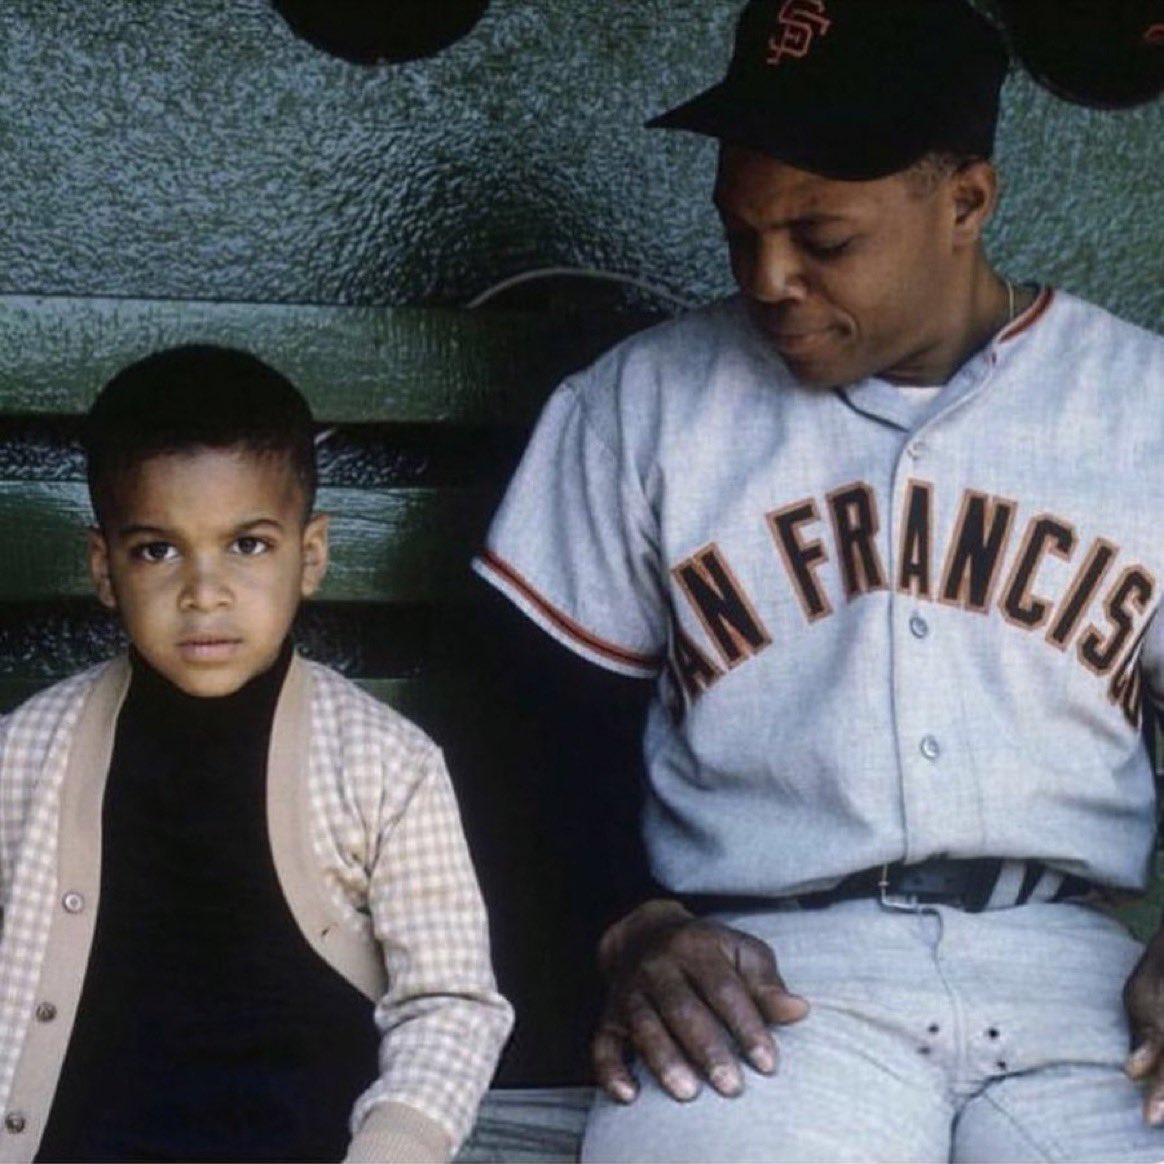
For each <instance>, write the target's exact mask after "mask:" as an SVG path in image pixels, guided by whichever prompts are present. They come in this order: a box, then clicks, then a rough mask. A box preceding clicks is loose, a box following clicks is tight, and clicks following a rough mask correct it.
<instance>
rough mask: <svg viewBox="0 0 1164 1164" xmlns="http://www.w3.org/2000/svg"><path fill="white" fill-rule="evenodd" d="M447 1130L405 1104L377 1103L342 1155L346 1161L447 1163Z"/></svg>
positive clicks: (364, 1163) (449, 1143) (363, 1163)
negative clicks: (345, 1153) (345, 1152)
mask: <svg viewBox="0 0 1164 1164" xmlns="http://www.w3.org/2000/svg"><path fill="white" fill-rule="evenodd" d="M452 1155H453V1145H452V1141H451V1140H450V1138H449V1133H448V1132H447V1131H446V1130H445V1129H444V1127H442V1126H441V1125H440V1124H438V1123H437V1122H436V1120H433V1119H430V1118H429V1117H428V1116H426V1115H424V1114H423V1113H422V1112H419V1111H417V1110H416V1108H414V1107H409V1106H408V1105H407V1104H403V1103H394V1102H386V1103H380V1104H377V1105H376V1106H375V1107H374V1108H372V1110H371V1111H370V1112H368V1115H367V1118H366V1119H365V1120H364V1122H363V1123H362V1124H361V1125H360V1127H359V1130H358V1131H357V1132H356V1134H355V1135H354V1136H353V1137H352V1142H351V1143H350V1144H349V1145H348V1154H347V1155H346V1156H345V1157H344V1160H345V1161H349V1162H350V1164H377V1162H378V1164H447V1161H448V1160H450V1159H451V1158H452Z"/></svg>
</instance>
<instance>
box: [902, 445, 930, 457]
mask: <svg viewBox="0 0 1164 1164" xmlns="http://www.w3.org/2000/svg"><path fill="white" fill-rule="evenodd" d="M905 451H906V452H907V453H909V455H910V456H911V457H912V458H913V459H914V460H915V461H920V460H921V456H922V453H924V452H925V451H926V446H925V442H924V441H910V442H909V444H908V445H906V446H905Z"/></svg>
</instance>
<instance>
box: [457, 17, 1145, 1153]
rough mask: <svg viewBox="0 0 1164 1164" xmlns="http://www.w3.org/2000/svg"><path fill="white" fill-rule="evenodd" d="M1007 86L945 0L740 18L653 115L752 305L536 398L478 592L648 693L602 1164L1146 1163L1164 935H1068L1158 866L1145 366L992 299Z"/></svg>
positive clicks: (1035, 308)
mask: <svg viewBox="0 0 1164 1164" xmlns="http://www.w3.org/2000/svg"><path fill="white" fill-rule="evenodd" d="M1005 71H1006V54H1005V50H1004V47H1003V45H1002V42H1001V39H1000V38H999V36H998V34H997V32H996V31H995V30H994V28H993V27H992V26H991V25H990V24H989V23H988V22H987V21H986V20H985V19H984V18H983V17H981V16H980V15H978V14H977V13H976V12H975V11H974V10H973V9H972V8H971V7H969V5H967V4H966V3H965V2H964V0H879V2H878V3H871V2H870V0H785V2H777V0H753V3H751V4H749V5H748V7H747V9H746V10H745V12H744V14H743V16H742V18H741V21H740V25H739V29H738V32H737V37H736V44H735V51H734V55H733V58H732V63H731V66H730V69H729V72H728V75H727V77H726V78H725V80H724V81H723V82H722V83H721V84H719V85H717V86H715V87H714V88H713V89H711V90H709V91H708V92H706V93H704V94H702V95H700V96H699V97H697V98H695V99H694V100H693V101H691V102H688V103H687V104H686V105H684V106H681V107H680V108H678V109H676V110H674V111H672V112H671V113H669V114H667V115H666V116H664V117H663V118H660V119H659V121H658V122H656V123H655V124H659V125H662V126H665V127H675V128H685V129H691V130H695V131H696V132H700V133H704V134H709V135H711V136H713V137H716V138H718V139H719V141H720V143H721V145H720V156H719V168H718V173H717V178H716V186H715V201H716V205H717V207H718V210H719V213H720V216H721V218H722V220H723V223H724V228H725V233H726V237H727V242H728V248H729V253H730V256H731V261H732V269H733V272H734V275H735V278H736V281H737V283H738V285H739V290H740V295H739V296H737V297H734V298H732V299H730V300H727V301H725V302H723V303H718V304H713V305H711V306H710V307H708V308H706V309H703V310H700V311H697V312H693V313H691V314H690V315H688V316H686V317H684V318H682V319H679V320H677V321H674V322H671V323H669V324H665V325H663V326H661V327H659V328H656V329H653V330H651V331H649V332H647V333H645V334H644V335H641V336H638V337H635V338H633V339H631V340H630V341H628V342H626V343H624V344H622V345H620V346H619V347H617V348H616V349H615V350H614V351H613V352H611V353H609V354H608V355H607V356H606V357H604V358H603V359H602V360H600V361H599V362H598V363H597V364H596V365H595V366H594V367H592V368H591V369H589V370H587V371H586V372H583V373H581V374H580V375H579V376H576V377H574V378H572V379H571V380H569V381H567V382H566V383H565V384H564V385H563V386H562V387H561V388H560V389H559V390H558V392H557V393H556V394H555V396H554V397H553V398H552V399H551V400H550V402H549V403H548V405H547V407H546V409H545V411H544V413H543V416H542V418H541V420H540V422H539V425H538V429H537V431H536V433H535V435H534V437H533V440H532V441H531V444H530V447H529V449H528V450H527V452H526V455H525V458H524V460H523V462H522V464H521V467H520V468H519V470H518V473H517V475H516V477H515V479H514V481H513V483H512V485H511V487H510V490H509V493H508V494H507V496H506V499H505V501H504V503H503V505H502V507H501V510H500V511H499V514H498V516H497V519H496V521H495V523H494V526H493V528H492V530H491V532H490V536H489V544H488V548H487V550H486V551H485V552H484V553H483V554H482V556H481V558H480V559H479V561H478V564H477V568H478V570H479V571H480V572H481V573H482V574H483V575H484V576H485V577H486V578H487V579H489V580H490V581H492V582H493V583H495V584H496V585H497V586H498V587H499V588H500V589H501V590H502V591H503V592H504V593H505V594H506V595H508V596H509V597H510V598H511V599H513V601H514V602H515V603H517V604H518V606H519V607H520V608H521V609H522V610H524V611H525V612H526V613H527V614H529V615H530V616H531V617H532V618H533V619H534V620H535V621H536V622H538V623H539V624H540V625H541V626H542V627H543V628H544V629H546V630H548V631H549V632H550V633H551V634H552V635H554V636H556V637H557V638H558V639H559V640H560V641H562V642H563V643H564V644H566V645H567V646H569V647H571V648H572V649H573V650H575V651H576V652H577V653H578V654H580V655H582V656H583V657H584V658H586V659H589V660H590V661H592V662H595V663H599V664H601V665H603V666H605V667H607V668H608V669H610V670H612V671H615V672H618V673H620V674H623V675H631V676H640V677H643V678H651V679H654V681H655V684H656V688H655V699H654V702H653V704H652V707H651V711H650V713H649V716H648V722H647V727H646V735H645V758H646V764H647V776H648V796H647V804H646V811H645V818H644V835H645V840H646V842H647V847H648V850H649V854H650V858H651V862H652V870H653V873H654V876H655V878H656V879H657V881H658V882H659V883H660V885H661V886H662V887H663V891H662V892H663V896H660V897H658V898H655V899H653V900H650V901H647V902H645V903H643V904H642V905H640V906H639V907H638V908H636V909H635V910H633V911H632V912H631V913H630V914H628V915H627V916H626V917H624V918H623V919H622V920H621V921H619V922H617V923H616V924H615V925H613V926H612V927H611V928H610V929H609V930H608V931H607V933H606V934H605V936H604V937H603V940H602V942H601V945H600V951H599V961H600V964H601V967H602V969H603V971H604V973H605V975H606V976H607V978H608V981H609V982H610V995H609V1001H608V1006H607V1010H606V1013H605V1015H604V1018H603V1020H602V1022H601V1024H600V1028H599V1031H598V1033H597V1036H596V1038H595V1041H594V1045H593V1054H594V1062H595V1067H596V1071H597V1074H598V1078H599V1081H600V1083H601V1084H602V1087H603V1089H604V1091H605V1093H606V1097H605V1098H603V1099H600V1101H599V1102H598V1104H597V1106H596V1108H595V1111H594V1113H593V1115H592V1118H591V1121H590V1125H589V1128H588V1131H587V1140H586V1144H585V1149H584V1154H585V1155H586V1156H587V1157H589V1158H591V1159H601V1160H616V1159H628V1160H629V1159H635V1160H641V1159H709V1158H713V1159H764V1160H804V1159H827V1160H849V1159H892V1160H913V1159H918V1160H934V1159H957V1160H1020V1159H1021V1160H1050V1159H1055V1160H1059V1159H1064V1160H1066V1159H1108V1160H1115V1159H1121V1160H1123V1159H1127V1160H1132V1159H1136V1160H1139V1159H1145V1160H1147V1159H1152V1160H1159V1159H1161V1158H1164V1131H1161V1130H1158V1129H1157V1127H1156V1126H1155V1125H1158V1124H1160V1123H1162V1122H1164V978H1162V973H1161V971H1162V964H1164V939H1157V940H1156V941H1154V942H1153V943H1152V944H1151V945H1150V946H1149V948H1148V951H1147V953H1143V952H1142V950H1141V948H1140V947H1139V946H1138V944H1137V943H1136V942H1134V941H1133V940H1132V939H1131V938H1130V936H1129V935H1128V934H1127V933H1126V931H1125V930H1124V929H1123V928H1122V927H1121V926H1120V925H1119V924H1118V923H1117V922H1116V921H1114V920H1113V919H1112V918H1111V917H1110V916H1108V914H1107V913H1105V912H1103V911H1102V910H1101V909H1099V908H1097V905H1099V904H1101V903H1103V902H1104V901H1106V900H1108V899H1110V898H1111V897H1112V896H1113V895H1114V894H1116V893H1118V892H1121V891H1132V892H1135V891H1138V890H1140V889H1142V888H1143V886H1144V884H1145V882H1146V879H1147V875H1148V867H1149V858H1150V854H1151V851H1152V845H1153V839H1154V811H1153V810H1154V794H1153V786H1152V773H1151V765H1150V763H1149V759H1148V757H1147V754H1146V750H1145V748H1144V745H1143V739H1142V733H1141V722H1142V706H1143V703H1144V699H1145V697H1146V696H1151V697H1153V698H1155V699H1157V700H1158V699H1159V698H1160V696H1161V693H1164V623H1162V620H1161V619H1160V618H1159V617H1157V613H1156V612H1157V609H1158V607H1159V583H1158V580H1159V579H1160V578H1162V577H1164V539H1162V538H1161V537H1160V533H1159V516H1158V509H1159V507H1158V505H1156V504H1154V502H1155V501H1157V500H1158V499H1159V498H1160V497H1162V496H1164V430H1162V429H1161V426H1160V424H1159V421H1158V418H1159V416H1160V415H1161V411H1160V410H1161V406H1162V404H1164V343H1162V342H1161V341H1160V340H1159V339H1158V338H1157V337H1155V336H1152V335H1150V334H1149V333H1147V332H1144V331H1142V330H1140V329H1137V328H1135V327H1132V326H1131V325H1129V324H1125V323H1122V322H1120V321H1118V320H1116V319H1114V318H1113V317H1112V316H1110V315H1108V314H1107V313H1106V312H1104V311H1102V310H1100V309H1099V308H1096V307H1093V306H1090V305H1088V304H1086V303H1083V302H1082V301H1080V300H1078V299H1076V298H1074V297H1072V296H1070V295H1068V294H1065V293H1062V292H1057V291H1054V290H1052V289H1050V288H1037V287H1016V286H1015V285H1014V284H1012V283H1011V282H1009V281H1008V280H1006V279H1005V278H1003V277H1002V276H1000V275H999V274H998V273H996V272H995V271H994V270H993V269H992V268H991V267H990V265H989V263H988V261H987V259H986V256H985V254H984V251H983V247H982V233H983V229H984V228H985V226H986V223H987V222H988V220H989V217H990V214H991V212H992V210H993V209H994V206H995V202H996V198H997V184H996V181H997V180H996V175H995V171H994V169H993V167H992V166H991V164H990V162H989V160H988V159H989V157H990V154H991V151H992V147H993V136H994V127H995V122H996V119H997V110H998V92H999V88H1000V85H1001V82H1002V79H1003V76H1004V74H1005ZM1136 418H1139V419H1138V420H1137V419H1136ZM786 983H787V985H785V984H786ZM1125 983H1126V984H1127V985H1126V993H1125V997H1126V1014H1125V1006H1124V1003H1123V1002H1121V989H1122V988H1124V986H1125ZM1129 1018H1130V1026H1131V1032H1132V1036H1131V1038H1132V1042H1131V1048H1132V1049H1131V1054H1130V1055H1129V1022H1128V1020H1129ZM770 1024H779V1026H780V1032H779V1039H778V1042H779V1059H780V1062H779V1070H778V1071H777V1040H776V1039H774V1038H773V1036H772V1034H771V1031H770ZM632 1051H633V1052H634V1053H635V1054H636V1055H637V1057H638V1062H637V1064H636V1065H635V1066H634V1068H633V1070H632V1069H631V1068H630V1067H628V1066H627V1064H626V1062H625V1061H624V1055H625V1054H627V1053H628V1052H632ZM737 1056H741V1057H742V1059H743V1060H744V1061H745V1062H746V1064H748V1065H750V1067H751V1068H752V1069H754V1070H752V1071H750V1072H749V1071H747V1070H745V1069H742V1067H741V1064H740V1062H739V1058H738V1057H737ZM1125 1067H1126V1072H1125ZM1129 1075H1130V1076H1132V1077H1133V1078H1132V1079H1129V1077H1128V1076H1129ZM701 1078H702V1079H705V1080H707V1081H708V1082H709V1083H710V1084H711V1087H710V1088H707V1087H703V1088H701V1086H700V1081H701ZM1133 1079H1134V1080H1147V1081H1148V1084H1147V1087H1146V1088H1144V1089H1143V1090H1141V1088H1140V1086H1138V1085H1137V1083H1136V1082H1133ZM675 1100H682V1101H686V1102H682V1103H676V1102H674V1101H675Z"/></svg>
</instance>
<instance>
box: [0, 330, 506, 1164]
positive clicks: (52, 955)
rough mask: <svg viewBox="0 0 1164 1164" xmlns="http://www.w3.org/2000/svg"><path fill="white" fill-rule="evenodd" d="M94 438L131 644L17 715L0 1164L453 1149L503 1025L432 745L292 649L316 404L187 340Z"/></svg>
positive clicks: (116, 388)
mask: <svg viewBox="0 0 1164 1164" xmlns="http://www.w3.org/2000/svg"><path fill="white" fill-rule="evenodd" d="M85 444H86V452H87V455H88V476H89V491H90V497H91V499H92V503H93V508H94V512H95V514H96V518H97V527H96V528H95V529H93V530H92V531H91V532H90V534H89V566H90V571H91V573H92V577H93V582H94V585H95V587H96V590H97V596H98V598H99V599H100V601H101V602H102V603H103V604H104V605H105V606H107V607H108V608H109V609H111V610H114V611H116V612H117V614H118V616H119V618H120V619H121V621H122V623H123V624H124V627H125V630H126V633H127V635H128V637H129V640H130V650H129V653H128V657H127V658H119V659H116V660H114V661H112V662H110V663H107V664H105V665H103V666H100V667H97V668H95V669H93V670H91V671H87V672H85V673H83V674H81V675H77V676H75V677H73V678H71V679H69V680H66V681H65V682H63V683H61V684H58V685H57V686H55V687H53V688H51V689H49V690H48V691H46V692H42V693H41V694H39V695H37V696H36V697H34V698H33V699H31V700H30V701H29V702H28V703H26V704H25V705H24V706H23V707H21V708H20V709H18V710H17V711H16V712H14V713H13V714H12V715H11V716H9V717H7V719H5V720H4V721H3V723H2V725H0V893H2V897H0V901H2V903H3V922H2V925H3V928H2V930H0V1096H2V1097H3V1108H2V1110H3V1113H4V1117H3V1118H4V1131H3V1134H2V1136H0V1157H2V1158H3V1159H6V1160H31V1159H38V1160H51V1161H62V1160H131V1159H132V1160H163V1159H171V1160H181V1159H195V1160H228V1159H229V1160H242V1159H253V1160H258V1159H264V1160H325V1159H339V1158H340V1157H341V1156H345V1154H346V1158H348V1159H365V1160H370V1159H376V1160H444V1159H448V1158H449V1157H450V1156H451V1155H452V1153H453V1152H454V1151H455V1149H456V1147H457V1145H458V1143H459V1142H460V1140H461V1139H462V1138H463V1136H464V1135H465V1133H466V1132H467V1130H468V1127H469V1125H470V1123H471V1121H472V1118H473V1115H474V1112H475V1109H476V1104H477V1102H478V1100H479V1098H480V1095H481V1093H482V1092H483V1091H484V1089H485V1087H486V1086H487V1084H488V1082H489V1079H490V1076H491V1074H492V1071H493V1068H494V1066H495V1063H496V1059H497V1055H498V1052H499V1050H500V1048H501V1045H502V1043H503V1042H504V1039H505V1037H506V1034H507V1033H508V1030H509V1027H510V1024H511V1021H512V1012H511V1010H510V1008H509V1006H508V1004H507V1003H506V1002H505V1000H504V999H503V998H502V997H501V996H500V995H499V994H498V993H497V992H496V989H495V985H494V982H493V976H492V971H491V968H490V963H489V953H488V937H487V931H486V925H485V916H484V911H483V907H482V902H481V899H480V894H479V891H478V889H477V885H476V881H475V879H474V876H473V871H472V868H471V865H470V862H469V856H468V852H467V849H466V845H465V842H464V838H463V836H462V833H461V830H460V823H459V819H458V816H457V811H456V806H455V802H454V800H453V795H452V791H451V787H450V785H449V781H448V777H447V774H446V772H445V769H444V765H443V761H442V759H441V755H440V752H439V751H438V750H437V748H436V747H435V746H434V745H433V744H432V742H431V741H430V740H428V739H427V738H426V737H425V736H424V735H423V734H422V733H421V732H420V731H419V730H418V729H417V728H416V727H414V726H413V725H411V724H409V723H408V722H407V721H406V720H404V719H403V718H402V717H401V716H399V715H397V714H396V713H395V712H393V711H391V710H390V709H389V708H387V707H385V706H383V705H382V704H380V703H378V702H376V701H375V700H373V699H371V698H370V697H368V696H367V695H365V694H363V693H362V692H360V691H359V690H358V689H357V688H355V687H354V686H353V685H352V684H351V683H349V682H348V681H347V680H345V679H343V678H342V677H340V676H339V675H337V674H336V673H335V672H333V671H331V670H329V669H328V668H325V667H322V666H319V665H317V664H312V663H307V662H305V661H304V660H302V659H299V658H298V657H296V656H295V654H294V652H293V650H292V647H291V645H290V640H289V638H288V635H289V631H290V627H291V622H292V619H293V617H294V615H295V611H296V608H297V606H298V604H299V600H300V598H301V597H307V596H309V595H311V594H312V593H314V592H315V590H316V589H317V588H318V586H319V585H320V583H321V581H322V579H323V576H324V573H325V571H326V568H327V561H328V536H327V535H328V531H327V518H326V516H324V515H322V514H313V511H312V506H313V501H314V493H315V479H316V469H315V461H314V447H313V442H312V419H311V414H310V411H309V410H308V407H307V405H306V403H305V402H304V400H303V399H302V397H301V396H300V395H299V393H298V392H297V391H296V390H295V389H294V388H293V387H292V386H291V384H290V383H289V382H288V381H287V380H285V379H284V378H283V377H282V376H281V375H279V374H278V373H277V372H275V371H274V370H273V369H271V368H269V367H268V366H266V365H265V364H263V363H262V362H261V361H259V360H257V359H255V358H254V357H252V356H250V355H247V354H245V353H242V352H237V351H231V350H228V349H223V348H215V347H208V346H189V347H181V348H174V349H171V350H168V351H164V352H160V353H158V354H155V355H153V356H150V357H148V358H146V359H144V360H141V361H139V362H138V363H135V364H133V365H131V366H130V367H128V368H126V369H125V370H124V371H122V372H121V373H119V374H118V375H117V376H115V377H114V378H113V380H112V381H110V383H109V384H108V385H106V387H105V388H104V389H103V390H102V392H101V394H100V395H99V397H98V399H97V401H96V402H95V403H94V405H93V408H92V410H91V412H90V414H89V418H88V425H87V429H86V435H85ZM372 1003H374V1004H375V1007H374V1016H375V1022H374V1023H373V1021H372V1018H373V1007H372ZM353 1105H354V1110H353ZM349 1117H350V1118H349Z"/></svg>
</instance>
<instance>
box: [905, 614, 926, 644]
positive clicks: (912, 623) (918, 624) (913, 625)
mask: <svg viewBox="0 0 1164 1164" xmlns="http://www.w3.org/2000/svg"><path fill="white" fill-rule="evenodd" d="M909 629H910V633H911V634H912V635H913V637H914V638H915V639H924V638H925V637H926V635H928V634H929V633H930V624H929V623H928V622H926V620H925V619H924V618H922V616H921V615H920V614H915V615H912V616H911V617H910V620H909Z"/></svg>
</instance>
